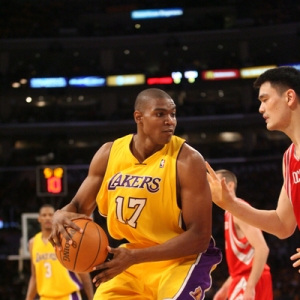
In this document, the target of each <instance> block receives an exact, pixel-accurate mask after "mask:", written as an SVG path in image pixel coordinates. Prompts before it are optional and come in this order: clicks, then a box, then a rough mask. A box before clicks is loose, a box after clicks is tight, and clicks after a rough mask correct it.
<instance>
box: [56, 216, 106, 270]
mask: <svg viewBox="0 0 300 300" xmlns="http://www.w3.org/2000/svg"><path fill="white" fill-rule="evenodd" d="M72 222H73V223H75V224H76V225H78V226H79V227H80V228H82V229H83V232H82V233H80V232H78V231H76V230H74V229H73V228H70V227H68V228H67V231H68V233H69V234H70V235H71V237H72V240H73V243H72V244H71V245H70V244H69V243H68V242H67V241H66V239H65V238H64V237H63V236H61V246H62V249H61V250H58V248H57V247H56V248H55V254H56V256H57V259H58V260H59V261H60V263H61V264H62V265H63V266H64V267H65V268H67V269H68V270H70V271H73V272H76V273H86V272H91V271H93V267H94V266H97V265H100V264H101V263H103V262H104V261H105V260H106V257H107V255H108V250H107V246H108V238H107V235H106V233H105V231H104V230H103V229H102V228H101V227H100V226H99V225H98V224H97V223H95V222H93V221H91V220H88V219H75V220H72Z"/></svg>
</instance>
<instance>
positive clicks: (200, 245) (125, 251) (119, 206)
mask: <svg viewBox="0 0 300 300" xmlns="http://www.w3.org/2000/svg"><path fill="white" fill-rule="evenodd" d="M134 109H135V110H134V120H135V122H136V124H137V133H136V134H130V135H127V136H125V137H122V138H120V139H117V140H115V141H114V142H109V143H106V144H104V145H103V146H102V147H101V148H100V149H99V150H98V152H97V153H96V154H95V156H94V158H93V159H92V162H91V165H90V168H89V172H88V176H87V178H86V179H85V180H84V182H83V183H82V185H81V186H80V188H79V190H78V192H77V193H76V195H75V197H74V198H73V199H72V201H71V202H70V203H69V204H68V205H66V206H65V207H64V208H62V209H61V210H58V211H56V212H55V214H54V217H53V229H52V232H51V236H50V239H49V240H50V241H51V243H53V245H56V246H57V247H59V248H60V249H61V245H60V242H59V234H60V233H61V234H63V235H64V236H65V237H66V238H67V239H68V240H70V242H71V238H70V236H69V235H68V233H67V232H66V230H65V226H71V227H72V228H74V229H75V230H79V231H81V229H80V228H79V227H78V226H77V225H76V224H74V223H73V222H72V219H74V218H78V217H85V218H89V217H88V216H89V215H90V214H91V213H92V212H93V210H94V209H95V208H96V206H97V205H98V210H99V212H100V213H101V214H102V215H104V216H106V217H107V225H108V230H109V233H110V235H111V236H112V237H113V238H116V239H123V238H125V239H126V240H127V241H128V243H126V244H124V245H122V246H120V247H118V248H111V247H108V249H109V252H110V253H111V254H112V255H113V258H112V259H111V260H109V261H106V262H104V263H103V264H101V265H99V266H96V268H95V269H96V270H100V273H99V274H97V275H96V276H95V277H94V279H93V281H94V282H95V284H96V286H97V287H98V288H97V291H96V294H95V296H94V299H95V300H108V299H109V300H119V299H130V300H146V299H147V300H163V299H165V300H167V299H168V300H170V299H177V300H193V299H197V300H203V299H204V298H205V292H206V291H207V290H208V289H209V288H210V286H211V276H210V274H211V271H212V270H213V269H214V268H215V267H216V265H217V264H218V263H220V261H221V252H220V250H219V249H218V248H216V247H215V244H214V240H213V239H212V236H211V232H212V199H211V193H210V188H209V184H208V181H207V178H206V167H205V163H204V159H203V157H202V156H201V154H200V153H199V152H198V151H196V150H195V149H194V148H192V147H191V146H189V145H188V144H187V143H186V142H185V141H184V140H183V139H181V138H179V137H177V136H174V131H175V128H176V125H177V121H176V105H175V103H174V101H173V100H172V98H171V97H170V95H168V94H167V93H166V92H164V91H162V90H160V89H146V90H144V91H142V92H141V93H140V94H139V95H138V96H137V98H136V101H135V107H134Z"/></svg>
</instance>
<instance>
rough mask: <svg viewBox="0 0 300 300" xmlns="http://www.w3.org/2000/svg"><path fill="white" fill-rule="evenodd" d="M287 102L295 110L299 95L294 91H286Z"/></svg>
mask: <svg viewBox="0 0 300 300" xmlns="http://www.w3.org/2000/svg"><path fill="white" fill-rule="evenodd" d="M286 101H287V104H288V106H289V107H290V108H295V107H296V105H297V104H298V99H297V95H296V93H295V91H294V90H293V89H288V90H287V91H286Z"/></svg>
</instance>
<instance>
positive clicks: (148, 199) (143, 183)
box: [97, 134, 185, 247]
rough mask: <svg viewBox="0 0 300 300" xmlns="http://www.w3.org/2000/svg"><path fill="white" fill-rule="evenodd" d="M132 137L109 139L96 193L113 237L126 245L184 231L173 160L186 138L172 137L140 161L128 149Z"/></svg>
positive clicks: (158, 241)
mask: <svg viewBox="0 0 300 300" xmlns="http://www.w3.org/2000/svg"><path fill="white" fill-rule="evenodd" d="M132 138H133V135H132V134H130V135H127V136H125V137H123V138H120V139H117V140H116V141H114V143H113V145H112V148H111V151H110V155H109V160H108V165H107V169H106V173H105V177H104V180H103V183H102V186H101V188H100V191H99V193H98V195H97V204H98V208H99V212H100V214H101V215H103V216H105V217H107V226H108V231H109V233H110V235H111V236H112V237H113V238H114V239H124V238H125V239H127V240H128V241H129V242H130V243H132V245H131V246H133V247H134V244H135V243H136V244H138V247H143V246H145V247H147V246H151V245H156V244H161V243H163V242H165V241H167V240H169V239H171V238H173V237H175V236H177V235H179V234H181V233H182V232H183V229H182V228H181V210H180V209H179V207H178V205H177V195H176V161H177V157H178V154H179V152H180V149H181V147H182V145H183V143H184V142H185V141H184V140H183V139H181V138H179V137H176V136H173V137H172V139H171V141H170V142H169V143H168V144H166V145H165V146H164V147H163V148H162V149H161V150H160V151H157V152H156V153H154V154H153V155H152V156H150V157H148V158H147V159H146V160H145V161H143V162H142V163H140V162H139V161H138V160H137V159H136V158H135V157H134V156H133V155H132V153H131V151H130V143H131V141H132Z"/></svg>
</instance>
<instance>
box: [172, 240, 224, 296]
mask: <svg viewBox="0 0 300 300" xmlns="http://www.w3.org/2000/svg"><path fill="white" fill-rule="evenodd" d="M221 260H222V252H221V250H220V249H218V248H217V247H215V242H214V240H213V238H211V240H210V243H209V247H208V249H207V250H206V251H205V252H203V253H201V254H199V256H198V258H197V260H196V262H195V264H194V265H193V266H192V267H191V270H190V272H189V274H188V275H187V278H186V280H185V282H184V286H183V287H182V289H181V291H179V293H177V295H176V296H175V297H174V298H172V299H176V300H193V299H194V300H203V299H204V297H205V291H206V290H208V289H209V288H210V287H211V276H210V273H211V272H212V271H213V270H214V268H215V267H216V266H217V265H218V264H219V263H220V262H221Z"/></svg>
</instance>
